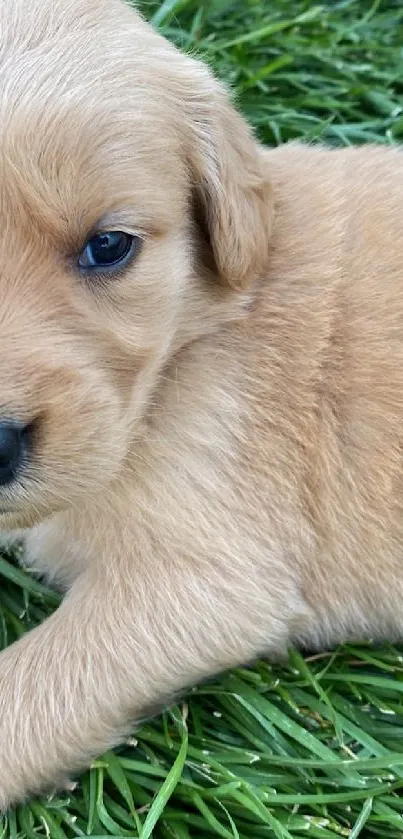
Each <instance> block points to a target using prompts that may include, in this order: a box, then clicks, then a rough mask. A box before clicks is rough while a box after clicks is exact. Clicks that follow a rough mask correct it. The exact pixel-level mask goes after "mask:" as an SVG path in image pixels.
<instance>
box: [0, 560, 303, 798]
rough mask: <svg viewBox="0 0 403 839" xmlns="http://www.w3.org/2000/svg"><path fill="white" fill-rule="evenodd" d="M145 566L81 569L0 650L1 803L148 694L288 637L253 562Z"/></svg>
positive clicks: (120, 729) (119, 720) (158, 695)
mask: <svg viewBox="0 0 403 839" xmlns="http://www.w3.org/2000/svg"><path fill="white" fill-rule="evenodd" d="M142 567H143V573H141V571H140V568H141V566H140V567H139V566H137V571H138V572H139V573H138V575H137V574H136V578H135V579H133V573H132V579H131V580H130V579H128V576H129V574H128V568H127V566H126V568H125V569H123V568H122V569H121V573H119V574H117V573H116V567H115V573H112V572H110V574H109V576H108V569H105V568H102V569H101V568H100V567H98V568H97V572H96V574H95V575H91V574H89V573H88V574H87V573H86V574H85V575H83V576H82V577H81V578H79V579H78V580H77V581H76V583H75V584H74V586H73V588H72V589H71V590H70V593H69V594H68V596H67V597H66V599H65V600H64V602H63V603H62V605H61V606H60V608H59V609H58V610H57V611H56V612H55V614H54V615H52V616H51V617H50V618H49V619H48V620H47V621H45V623H44V624H42V625H41V626H40V627H38V628H37V629H35V630H33V631H32V632H30V633H28V634H27V635H26V636H25V637H24V638H22V639H21V640H20V641H18V642H17V643H16V644H14V645H12V646H11V647H9V648H8V649H7V650H5V651H4V652H3V653H2V654H1V655H0V809H5V808H7V807H8V806H9V805H10V804H12V803H14V802H16V801H19V800H20V799H21V798H22V797H24V796H25V795H27V794H29V793H34V792H38V791H41V790H44V789H46V788H51V787H54V786H57V785H58V784H59V783H60V782H61V781H62V780H64V779H65V778H66V776H67V775H68V773H71V772H74V771H77V770H79V769H80V768H83V767H85V766H86V765H88V762H89V761H90V759H91V757H94V756H96V755H97V754H99V753H101V752H102V751H103V750H104V749H106V748H109V747H110V746H111V745H112V744H115V743H117V742H118V741H119V740H120V739H121V738H122V737H123V736H124V735H125V733H126V731H127V730H128V725H130V722H131V721H133V719H135V718H136V717H138V716H139V715H140V714H142V713H144V711H145V710H146V709H147V708H148V707H150V705H152V703H154V702H155V701H156V700H161V699H162V700H164V699H166V698H169V696H170V695H172V692H174V691H177V690H179V689H181V688H183V687H184V686H185V685H186V684H189V683H190V682H194V681H196V680H198V679H200V678H203V677H204V676H206V675H209V674H211V673H213V672H214V671H218V670H220V669H222V668H224V667H227V666H229V665H232V664H235V663H238V662H240V661H242V660H244V659H250V658H251V657H253V656H254V655H256V654H259V653H260V652H262V650H263V649H264V648H265V647H267V646H271V645H274V647H277V648H278V647H279V646H280V645H284V643H285V642H286V640H287V624H288V621H287V616H288V617H289V616H290V615H291V613H292V611H293V609H292V607H291V603H290V601H288V605H286V604H285V602H284V600H283V599H282V597H280V595H279V593H278V590H277V593H276V594H273V597H270V591H264V588H265V587H264V585H262V582H261V580H259V578H258V577H256V574H255V575H251V573H250V569H249V571H248V570H247V569H246V570H245V569H244V572H245V573H243V574H242V579H237V578H236V576H235V575H233V576H232V579H231V578H230V575H229V574H228V572H226V573H225V569H224V568H223V569H220V568H219V567H218V568H217V566H216V565H214V566H213V565H211V566H210V567H208V565H207V566H206V565H203V563H202V564H201V565H200V566H199V565H198V566H197V567H195V564H192V565H190V566H189V563H187V564H186V563H185V562H184V563H183V564H182V563H180V562H179V561H178V560H177V558H176V561H172V558H171V561H170V563H169V565H168V564H167V563H163V562H160V563H158V560H157V559H156V560H155V561H154V560H153V561H152V562H151V563H150V560H149V561H148V564H146V565H143V566H142ZM132 571H133V569H132ZM122 579H123V583H122ZM254 579H255V582H254ZM284 609H285V611H284Z"/></svg>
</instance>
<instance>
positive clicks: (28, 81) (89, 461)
mask: <svg viewBox="0 0 403 839" xmlns="http://www.w3.org/2000/svg"><path fill="white" fill-rule="evenodd" d="M0 218H1V226H0V527H1V526H3V527H6V526H10V525H12V526H25V525H29V524H31V523H32V522H34V521H37V520H39V519H41V518H43V517H44V516H45V515H47V514H49V513H51V512H52V511H56V510H60V509H64V508H66V507H68V506H70V505H75V504H78V503H79V502H80V498H82V497H84V496H86V497H87V496H91V495H92V494H95V493H97V492H98V491H99V489H100V488H102V487H103V486H104V485H105V483H106V482H108V481H109V480H111V479H112V478H113V477H114V476H116V475H117V474H118V473H119V470H120V469H121V468H122V464H123V463H124V462H125V459H126V457H127V452H128V450H129V447H130V446H132V445H133V433H134V429H135V427H136V422H137V421H138V419H139V417H140V416H141V415H142V414H144V412H145V411H146V407H147V399H148V398H149V397H150V394H151V393H152V389H153V386H154V384H155V382H156V380H157V377H158V373H159V372H160V371H161V369H162V367H163V366H164V365H165V364H166V363H167V360H168V359H169V357H170V355H171V354H172V353H173V352H174V351H175V350H176V349H177V348H178V347H179V346H180V345H181V343H184V342H185V341H186V340H187V339H189V336H191V335H192V334H193V333H194V334H196V333H200V332H203V328H204V327H203V324H204V322H205V323H206V324H207V323H208V324H209V325H210V328H211V322H212V311H214V317H215V318H216V320H218V321H219V319H220V311H221V310H222V312H223V313H224V311H228V307H229V306H230V305H232V302H231V301H232V300H233V299H235V298H236V297H238V296H239V291H242V290H243V289H247V288H248V286H249V284H250V283H251V282H253V280H254V279H255V278H256V277H257V275H258V274H259V272H261V271H262V269H263V267H264V264H265V262H266V259H267V251H268V239H269V229H270V221H271V195H270V187H269V184H268V183H267V180H266V176H265V172H264V163H263V161H262V152H261V150H260V148H259V146H258V144H257V143H256V142H255V141H254V139H253V138H252V136H251V133H250V131H249V129H248V128H247V126H246V125H245V123H244V122H243V120H242V119H241V118H240V117H239V116H238V115H237V114H236V113H235V111H234V110H233V109H232V107H231V106H230V104H229V103H228V101H227V98H226V95H225V93H224V92H223V90H222V89H221V87H220V86H219V85H218V83H217V82H216V81H215V80H213V78H212V77H211V75H210V74H209V72H208V71H207V70H206V68H205V67H204V66H202V65H200V64H198V63H197V62H194V61H193V60H191V59H190V58H187V57H185V56H184V55H182V54H181V53H179V52H178V51H177V50H175V49H174V48H173V47H172V46H171V45H169V44H168V43H167V42H166V41H165V40H164V39H163V38H161V37H160V36H158V35H157V34H156V33H154V32H153V31H152V30H151V28H150V27H149V26H148V25H147V24H146V23H145V22H143V21H142V19H141V18H140V17H139V16H138V15H137V14H136V13H135V12H134V11H133V10H132V9H130V8H129V7H128V6H127V5H125V4H124V3H123V2H121V0H70V2H68V3H66V2H65V0H63V2H62V0H6V2H4V3H2V4H1V6H0ZM223 316H224V315H223ZM192 323H193V324H194V329H193V333H192V328H193V327H192ZM206 329H207V325H206Z"/></svg>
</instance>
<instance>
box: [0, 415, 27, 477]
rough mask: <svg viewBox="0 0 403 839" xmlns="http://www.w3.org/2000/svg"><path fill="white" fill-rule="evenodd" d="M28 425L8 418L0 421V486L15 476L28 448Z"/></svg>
mask: <svg viewBox="0 0 403 839" xmlns="http://www.w3.org/2000/svg"><path fill="white" fill-rule="evenodd" d="M29 430H30V426H28V425H23V424H22V423H19V422H11V421H9V420H7V421H3V422H0V486H7V485H8V484H10V483H11V482H12V481H13V480H14V478H15V477H16V475H17V473H18V471H19V469H20V468H21V465H22V463H23V460H24V458H25V456H26V455H27V452H28V448H29V437H30V433H29Z"/></svg>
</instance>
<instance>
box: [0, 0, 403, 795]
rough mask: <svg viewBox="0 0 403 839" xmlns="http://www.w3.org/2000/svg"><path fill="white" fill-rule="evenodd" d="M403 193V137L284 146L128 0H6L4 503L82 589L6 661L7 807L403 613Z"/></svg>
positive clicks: (392, 628) (4, 512)
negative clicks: (165, 717) (196, 707)
mask: <svg viewBox="0 0 403 839" xmlns="http://www.w3.org/2000/svg"><path fill="white" fill-rule="evenodd" d="M273 207H274V213H273ZM402 208H403V155H402V154H401V152H399V151H397V150H394V149H382V148H364V149H348V150H345V151H330V150H325V149H320V148H308V147H307V148H304V147H301V146H299V145H291V146H286V147H283V148H280V149H278V150H275V151H271V152H265V151H264V150H263V149H262V148H261V147H260V146H259V145H258V143H257V142H256V141H255V140H254V138H253V137H252V134H251V132H250V131H249V129H248V127H247V126H246V125H245V123H244V122H243V120H242V119H241V117H240V116H239V115H237V114H236V113H235V111H234V110H233V108H232V107H231V105H230V104H229V102H228V100H227V97H226V95H225V93H224V92H223V90H222V89H221V87H220V86H219V84H218V83H217V82H216V81H214V80H213V78H212V77H211V75H210V73H209V72H208V71H207V69H206V68H205V67H204V66H202V65H200V64H198V63H196V62H195V61H193V60H191V59H190V58H187V57H185V56H184V55H182V54H180V53H179V52H178V51H176V50H175V49H174V48H173V47H172V46H170V45H169V44H168V43H167V42H166V41H165V40H164V39H162V38H161V37H160V36H158V35H157V34H155V33H154V32H153V31H152V30H151V29H150V27H149V26H148V25H146V24H145V23H144V22H143V21H142V20H141V18H140V17H139V16H138V15H137V14H135V13H134V12H133V11H132V10H131V9H130V8H129V7H128V6H126V5H124V3H123V2H122V0H69V2H67V0H4V2H3V3H2V4H1V6H0V210H1V234H0V265H1V272H0V511H1V514H0V526H1V529H2V530H3V531H4V532H7V531H12V530H16V529H19V530H26V531H27V536H26V551H27V560H26V561H27V563H28V564H29V565H30V566H34V567H35V568H37V569H38V570H39V571H40V572H44V573H45V574H47V575H48V576H49V577H50V578H51V579H54V580H55V582H58V583H59V584H60V585H62V586H64V587H65V588H66V589H67V592H68V593H67V595H66V598H65V600H64V602H63V604H62V606H61V607H60V608H59V610H58V611H57V612H56V613H55V614H54V615H53V616H52V617H51V618H50V619H49V620H48V621H46V622H45V623H44V624H43V625H42V626H41V627H39V628H38V629H36V630H35V631H34V632H31V633H29V634H28V635H27V636H26V637H24V638H23V639H22V640H20V641H19V642H18V643H17V644H14V645H13V646H11V648H9V649H8V650H6V651H5V652H3V653H2V654H1V656H0V808H5V807H7V806H8V805H9V804H10V803H12V802H15V801H17V800H19V799H21V798H22V797H23V796H25V795H27V794H28V793H32V792H35V791H37V790H41V789H44V788H47V787H52V786H54V785H55V784H58V783H59V782H62V781H63V779H64V778H65V777H66V775H67V774H68V773H70V772H72V771H76V770H78V769H80V767H84V766H85V765H86V764H88V762H89V760H90V758H91V756H93V755H96V754H97V753H99V752H100V751H101V750H103V749H105V748H106V747H109V746H110V745H111V744H113V743H116V742H117V741H119V739H120V738H122V737H124V736H125V734H126V732H127V731H128V730H129V727H130V725H131V723H132V721H133V720H136V719H138V718H139V716H140V715H143V714H144V713H146V712H147V709H149V708H150V707H152V706H153V705H154V703H155V702H156V701H157V702H158V701H164V700H165V699H166V698H167V697H169V696H170V695H172V694H173V693H174V692H176V691H178V690H180V689H182V688H183V687H184V686H186V685H189V684H190V683H192V682H195V681H196V680H199V679H203V678H204V677H206V676H208V675H210V674H213V673H215V672H217V671H219V670H221V669H223V668H226V667H229V666H231V665H235V664H237V663H239V662H245V661H249V660H252V659H253V658H254V657H256V656H257V655H259V654H263V653H273V654H278V653H282V652H283V651H284V650H285V649H286V647H287V645H288V644H290V643H291V642H294V643H299V644H301V645H304V644H309V645H310V646H311V647H320V646H323V645H328V644H334V643H337V642H339V641H341V640H343V639H348V638H358V639H361V638H362V639H363V638H382V637H387V638H391V639H392V638H399V637H402V635H403V632H402V629H403V610H402V607H401V604H402V600H403V559H402V557H403V509H402V507H403V484H402V479H403V468H402V467H403V236H402V221H401V219H402ZM273 218H274V221H273Z"/></svg>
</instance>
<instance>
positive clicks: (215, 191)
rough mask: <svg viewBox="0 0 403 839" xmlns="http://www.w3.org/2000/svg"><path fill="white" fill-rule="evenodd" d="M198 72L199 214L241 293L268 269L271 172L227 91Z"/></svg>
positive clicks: (194, 160)
mask: <svg viewBox="0 0 403 839" xmlns="http://www.w3.org/2000/svg"><path fill="white" fill-rule="evenodd" d="M198 69H199V71H200V70H201V71H202V72H201V73H200V76H199V78H198V79H197V88H195V87H194V88H193V91H192V95H191V97H190V100H189V99H188V100H187V105H188V114H189V111H190V114H191V148H190V150H189V161H190V166H191V171H192V177H193V187H194V191H195V196H196V202H197V211H198V214H199V216H201V220H202V224H203V227H204V230H205V231H206V233H207V237H208V240H209V243H210V246H211V250H212V254H213V257H214V261H215V266H216V268H217V272H218V274H219V276H220V278H221V280H222V281H223V282H224V283H226V284H227V285H230V286H231V287H232V288H234V289H239V290H241V289H245V288H247V286H248V285H249V283H251V282H252V281H253V280H254V279H256V277H257V276H258V275H259V274H260V273H261V272H262V271H263V270H264V268H265V265H266V264H267V257H268V252H269V240H270V234H271V227H272V217H273V196H272V190H271V186H270V182H269V179H268V166H267V162H266V160H265V154H264V150H263V148H262V147H261V146H260V145H259V143H258V142H257V140H255V138H254V137H253V134H252V131H251V129H250V128H249V126H248V125H247V124H246V122H245V121H244V120H243V119H242V117H241V116H240V115H239V114H238V113H237V112H236V111H235V109H234V108H233V107H232V105H231V104H230V101H229V98H228V96H227V94H226V92H225V91H224V89H223V88H222V87H221V86H220V85H219V84H218V82H217V81H216V80H215V79H214V78H213V77H212V76H211V75H210V73H209V72H208V71H207V70H206V68H204V67H200V65H199V68H198ZM195 82H196V79H195V78H194V77H193V83H194V84H195ZM200 82H201V84H200Z"/></svg>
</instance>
